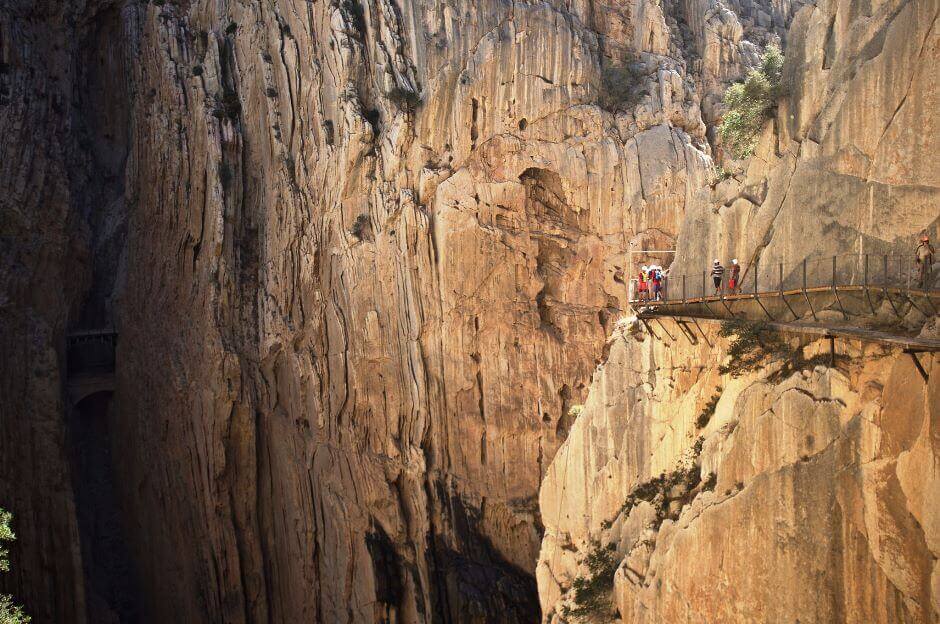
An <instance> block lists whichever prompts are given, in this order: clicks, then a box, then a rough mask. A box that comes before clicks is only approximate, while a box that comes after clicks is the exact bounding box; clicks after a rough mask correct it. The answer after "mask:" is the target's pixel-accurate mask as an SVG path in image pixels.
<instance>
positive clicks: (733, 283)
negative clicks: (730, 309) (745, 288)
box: [728, 258, 741, 295]
mask: <svg viewBox="0 0 940 624" xmlns="http://www.w3.org/2000/svg"><path fill="white" fill-rule="evenodd" d="M739 288H741V265H740V264H738V259H737V258H734V259H733V260H732V261H731V275H730V276H729V277H728V292H729V293H731V294H732V295H733V294H735V293H736V292H737V291H738V289H739Z"/></svg>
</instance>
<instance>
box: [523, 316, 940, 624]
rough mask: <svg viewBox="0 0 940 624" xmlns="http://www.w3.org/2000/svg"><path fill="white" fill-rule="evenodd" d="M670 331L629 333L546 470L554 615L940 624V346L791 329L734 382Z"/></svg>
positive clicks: (701, 347)
mask: <svg viewBox="0 0 940 624" xmlns="http://www.w3.org/2000/svg"><path fill="white" fill-rule="evenodd" d="M667 325H668V327H667V326H663V327H658V326H656V327H657V329H658V330H659V331H658V332H657V333H658V335H659V339H655V338H653V336H652V335H650V334H649V333H647V332H646V331H645V330H643V329H642V328H632V330H631V329H628V326H627V325H626V324H625V325H624V328H623V329H621V330H618V331H616V332H615V333H614V335H613V337H612V340H611V347H610V357H609V359H608V360H607V362H606V363H605V364H604V365H603V366H602V367H600V368H599V369H598V372H597V374H596V375H595V377H594V382H593V384H592V386H591V393H590V395H589V397H588V400H587V403H586V404H585V407H584V412H583V414H582V415H581V417H580V418H578V420H577V422H576V423H575V424H574V427H573V428H572V432H571V435H570V436H569V437H568V440H567V441H566V442H565V444H564V445H563V446H562V448H561V449H560V450H559V452H558V454H557V455H556V456H555V460H554V461H553V462H552V465H551V467H550V468H549V471H548V474H547V475H546V478H545V481H544V483H543V485H542V489H541V495H540V507H541V510H542V517H543V521H544V522H545V526H546V534H545V539H544V540H543V542H542V553H541V558H540V562H539V567H538V573H537V574H538V579H539V598H540V600H541V603H542V610H543V616H544V619H545V621H551V622H565V621H572V620H574V619H578V618H574V617H571V616H570V615H569V614H571V613H574V614H580V616H581V617H584V616H587V617H600V618H601V619H604V618H609V619H614V620H615V621H621V622H690V621H703V620H704V621H710V622H711V621H714V622H751V621H757V622H760V621H772V622H778V621H797V620H798V621H801V622H884V623H888V622H925V623H926V622H935V621H937V618H938V617H940V586H938V584H937V579H938V572H937V565H936V559H937V544H938V543H937V538H938V533H937V531H938V528H940V525H938V523H937V513H936V511H935V505H932V504H931V503H930V501H931V500H933V499H934V498H935V497H936V496H937V493H938V491H940V474H938V472H937V465H938V464H937V453H938V451H940V448H938V446H937V435H936V432H937V427H938V426H940V412H938V410H940V395H938V387H940V384H938V379H940V378H938V377H937V375H936V372H935V371H936V370H937V365H938V358H937V357H936V356H935V355H934V356H929V355H921V356H920V357H921V361H922V365H923V366H926V367H928V369H929V370H931V371H934V373H933V374H932V375H931V376H930V381H929V382H926V381H925V380H924V379H923V378H922V377H921V376H920V375H919V374H918V372H917V370H916V368H915V366H914V363H913V362H912V361H911V359H910V355H908V354H904V353H900V352H897V351H895V352H891V351H890V350H887V349H883V348H882V347H879V346H877V345H870V344H869V345H865V344H862V343H856V342H851V341H847V342H843V341H839V344H838V350H839V354H840V355H839V356H838V357H837V358H836V362H835V366H832V365H829V362H830V360H829V354H828V345H827V344H826V342H825V341H817V342H812V341H809V342H807V341H806V340H805V339H804V340H803V341H801V340H800V339H799V337H793V336H790V337H789V338H786V346H785V348H786V349H792V353H791V354H790V355H789V356H788V358H789V360H790V361H791V362H798V364H797V365H796V366H794V365H793V364H792V363H791V364H790V365H789V368H787V369H784V368H781V362H780V361H779V360H777V361H775V360H774V358H768V359H767V360H766V361H765V362H764V364H765V367H764V368H762V369H760V370H758V371H750V372H744V373H742V374H740V375H739V376H734V375H732V374H729V373H723V372H722V371H721V370H719V366H718V365H719V364H722V363H727V362H728V361H729V353H728V350H727V349H728V347H727V343H726V342H725V340H724V339H723V338H721V337H719V336H718V333H717V331H716V329H717V327H716V325H714V324H712V323H711V322H709V321H702V322H701V325H700V327H699V328H697V329H696V336H697V344H694V345H693V344H690V342H689V341H687V340H686V338H685V337H684V335H683V333H682V331H681V329H680V328H679V327H678V326H676V325H675V324H674V323H673V322H671V321H668V322H667ZM666 332H668V334H667V333H666ZM669 335H673V336H674V337H675V339H670V338H669ZM598 552H601V553H609V555H608V559H606V560H605V561H609V565H606V564H605V565H601V566H595V568H594V569H593V570H592V569H591V566H590V565H589V559H588V556H589V555H591V554H594V555H595V557H596V556H597V553H598ZM605 569H606V571H607V573H608V576H606V577H605V576H604V575H603V571H604V570H605ZM599 570H600V571H599ZM585 581H588V582H587V583H585ZM579 586H580V587H588V588H595V589H596V590H597V592H598V594H599V595H600V599H598V600H597V601H594V602H591V601H589V600H588V599H587V598H586V597H585V596H588V595H589V594H586V593H585V594H582V595H581V599H580V600H578V599H577V598H576V596H577V590H576V589H573V588H577V587H579ZM579 609H581V611H579ZM585 609H586V611H585Z"/></svg>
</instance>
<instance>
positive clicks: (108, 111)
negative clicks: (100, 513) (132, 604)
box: [0, 0, 798, 622]
mask: <svg viewBox="0 0 940 624" xmlns="http://www.w3.org/2000/svg"><path fill="white" fill-rule="evenodd" d="M797 4H798V3H793V4H791V3H790V2H773V3H766V5H765V4H764V3H751V2H742V3H731V4H730V5H729V6H730V8H727V7H725V6H724V5H720V4H717V3H711V2H700V1H692V0H683V1H682V2H662V3H659V2H646V1H643V0H637V1H627V2H606V3H597V2H594V3H590V2H548V3H535V4H530V3H518V2H508V1H487V2H456V3H454V2H434V1H427V2H412V3H395V2H392V1H388V0H378V1H375V2H357V1H356V0H350V1H344V2H325V1H324V2H306V1H300V0H296V1H291V0H279V1H276V2H265V3H239V2H203V1H185V0H180V1H173V2H170V1H167V2H163V1H153V2H149V3H139V2H116V1H115V2H106V1H102V2H78V1H76V2H68V3H51V2H49V3H46V2H39V3H26V2H23V3H15V2H13V3H5V4H4V6H3V7H2V8H0V16H2V28H3V29H2V35H3V37H2V53H3V75H2V76H0V78H2V80H3V88H4V92H3V97H4V98H5V99H6V101H5V102H4V108H3V109H2V110H0V120H2V123H3V124H4V125H3V128H4V129H5V130H6V135H5V136H7V137H8V138H10V139H11V140H9V141H5V142H4V145H3V150H4V156H5V158H4V159H3V165H2V166H3V167H4V168H5V171H9V172H10V174H11V175H9V176H5V178H4V179H5V180H11V181H13V183H11V184H10V185H9V189H8V190H9V191H10V192H7V193H5V194H4V197H3V200H2V201H3V202H4V203H3V210H4V212H3V214H4V232H3V234H4V235H6V234H7V233H9V234H10V235H11V237H10V238H8V239H5V243H4V254H5V255H4V262H5V263H7V264H5V266H4V291H3V296H4V305H5V307H4V320H3V322H4V324H5V326H4V340H5V341H9V343H10V344H9V345H8V346H9V347H10V348H9V349H5V350H4V364H3V366H4V371H5V372H6V371H9V375H7V374H4V383H5V384H7V383H8V380H11V381H12V385H10V386H9V387H7V386H6V385H5V386H4V387H5V389H6V390H9V392H5V397H7V396H17V397H19V396H22V399H19V398H17V399H14V400H12V401H11V400H9V399H6V398H5V399H4V419H3V431H4V437H3V453H2V455H3V457H4V462H9V465H7V464H6V463H5V468H8V469H9V470H7V471H5V473H4V474H5V477H6V475H10V477H11V478H8V479H5V481H4V485H3V493H4V496H5V498H4V500H3V503H4V504H5V505H7V506H9V507H11V508H12V511H14V513H15V514H16V515H17V517H18V518H20V519H22V522H23V524H24V525H25V526H28V527H29V528H27V529H22V528H21V530H20V533H21V536H22V538H21V540H20V542H19V543H18V545H17V549H18V552H17V553H14V555H15V557H14V560H15V561H17V559H16V556H19V560H18V567H19V570H20V571H21V574H22V575H24V576H23V577H21V578H19V579H14V581H15V582H14V583H13V585H14V586H15V587H14V589H17V590H18V592H19V594H20V595H21V596H22V597H23V599H24V600H25V601H26V602H27V603H28V604H30V605H37V604H43V605H49V607H48V610H47V611H41V610H40V609H34V610H33V613H34V614H35V615H36V616H37V618H36V619H37V621H53V620H80V619H82V617H83V616H84V614H85V613H86V608H85V606H84V605H83V601H82V599H81V596H82V594H83V593H86V592H89V593H95V594H96V596H97V594H98V593H100V592H99V591H98V590H97V589H89V588H88V587H85V582H83V581H82V580H81V576H82V575H81V573H80V572H79V570H80V569H82V568H84V569H86V570H87V569H90V568H95V569H97V568H96V567H95V566H98V564H99V563H100V562H97V561H92V560H93V559H95V557H94V549H92V551H89V552H84V553H81V552H79V549H78V547H77V542H78V541H79V539H78V536H77V535H76V533H78V532H79V529H78V528H77V526H76V524H77V521H75V520H74V515H75V513H76V512H74V511H73V510H74V507H75V502H74V501H75V500H77V499H81V498H82V497H81V496H78V495H73V494H72V488H71V487H69V482H70V481H75V482H76V483H79V482H82V481H83V478H82V476H81V475H82V474H84V473H81V472H80V471H79V468H78V467H76V466H77V465H72V466H71V467H70V465H69V462H70V459H69V457H70V453H71V452H70V451H69V449H68V448H67V446H68V443H67V439H69V436H70V435H72V434H70V433H69V432H70V431H71V429H70V427H71V428H76V427H77V428H78V429H81V431H80V432H79V433H76V434H75V436H74V437H75V439H82V440H86V439H88V435H87V434H88V431H92V432H94V431H96V429H94V428H92V429H88V428H87V427H86V425H88V418H84V417H82V418H79V417H78V416H79V414H73V413H72V412H70V411H69V406H68V405H66V404H65V402H64V400H63V399H62V398H60V397H62V396H63V395H62V384H63V379H62V378H63V376H64V369H63V367H62V362H63V358H64V353H63V352H64V344H63V343H64V335H65V333H66V332H67V331H69V330H72V329H76V328H78V329H88V328H96V327H101V326H107V325H113V326H115V327H116V328H117V330H118V332H119V342H118V355H117V359H118V368H117V382H116V383H117V387H116V391H115V392H114V396H113V398H112V399H111V400H110V403H109V404H106V405H105V406H104V407H101V408H100V409H98V408H96V409H98V411H95V412H94V414H93V416H92V417H91V419H92V420H95V419H98V420H100V422H101V423H104V424H103V425H101V426H102V427H103V429H102V430H105V431H106V434H107V435H103V436H102V437H101V440H103V441H101V442H100V444H99V447H100V448H99V449H98V452H97V455H96V456H98V457H105V458H108V457H109V459H107V460H106V463H107V464H108V466H107V467H108V469H109V470H111V472H112V476H111V480H112V481H113V488H114V490H115V495H116V498H117V502H116V503H115V509H116V510H117V511H116V512H115V513H117V514H119V515H120V519H121V525H122V528H121V531H120V532H121V533H122V535H123V537H122V539H123V540H126V542H127V544H128V550H129V553H130V559H131V560H132V561H133V562H134V568H135V570H136V576H137V577H138V580H139V583H138V584H139V586H140V587H141V591H142V595H141V597H140V600H141V605H142V606H141V610H142V613H145V614H147V615H148V616H149V617H150V618H151V619H152V620H153V621H168V620H171V619H175V620H181V621H227V622H239V621H260V620H265V621H297V620H318V621H324V622H326V621H329V622H342V621H367V620H368V621H371V620H374V619H376V618H382V617H388V618H393V617H394V618H395V619H396V621H430V620H432V619H442V618H446V617H449V618H452V619H453V620H456V621H469V620H490V621H497V620H506V621H531V620H535V619H537V617H538V607H537V604H536V600H535V593H534V583H533V580H532V575H531V570H532V566H533V563H534V561H535V560H536V557H537V553H538V548H539V544H540V539H541V524H540V523H541V521H540V513H539V510H538V508H537V505H536V501H535V495H536V492H537V488H538V486H539V483H540V480H541V478H542V477H543V475H544V473H545V470H546V467H547V465H548V463H549V462H550V461H551V459H552V457H553V455H554V454H555V451H556V449H557V448H558V446H559V444H561V442H562V441H563V440H564V439H565V437H566V435H567V433H568V430H569V428H570V426H571V420H572V419H571V417H570V416H569V415H568V412H569V407H570V406H571V405H573V404H576V403H579V402H581V401H583V399H584V396H585V393H586V384H587V383H588V381H589V375H590V373H591V371H592V370H593V368H594V366H595V364H596V362H597V361H598V360H599V359H600V357H601V354H602V350H603V345H604V341H605V338H606V336H607V335H608V333H609V331H610V329H611V319H612V318H613V316H614V314H615V313H616V311H617V310H618V309H620V308H622V307H624V304H623V297H624V294H625V292H624V290H625V289H624V286H623V268H624V262H625V255H626V252H627V251H628V250H630V249H631V248H633V249H644V248H646V249H648V248H656V249H662V248H668V247H669V246H671V245H672V242H673V241H674V239H675V236H676V234H677V232H678V229H679V226H680V222H681V221H682V218H683V214H684V212H685V210H686V209H687V207H688V205H689V204H690V201H691V197H692V194H693V191H694V190H695V189H697V188H699V187H701V186H702V184H703V183H704V181H705V179H706V177H707V170H708V168H709V166H710V160H709V153H710V148H709V146H708V143H707V141H706V132H707V130H706V124H705V121H713V120H714V118H715V114H716V110H715V102H716V98H717V97H718V94H719V93H720V88H721V85H722V82H723V81H725V80H727V79H729V78H730V77H733V76H737V75H739V74H740V73H741V71H742V70H743V68H744V67H745V66H746V64H747V63H750V62H753V61H754V59H755V58H756V56H757V53H758V51H759V48H760V46H762V45H763V44H765V43H766V42H768V41H770V40H772V39H774V38H777V37H780V36H782V35H783V33H784V32H785V28H786V25H787V23H788V22H789V20H790V18H791V16H792V14H793V12H794V10H795V8H796V6H797ZM703 119H704V121H703ZM37 189H41V192H38V193H37V192H36V190H37ZM7 215H10V217H11V218H10V219H8V218H7ZM8 224H10V225H9V231H8ZM6 240H10V241H11V242H10V243H9V244H7V242H6ZM35 249H38V250H39V251H32V250H35ZM31 254H32V255H31ZM37 254H38V255H37ZM8 266H13V267H19V268H18V269H17V271H13V272H8V271H7V270H6V268H7V267H8ZM8 313H9V315H8ZM7 328H10V331H9V332H8V331H6V329H7ZM50 345H51V348H50ZM22 361H29V362H33V363H35V364H34V366H32V367H21V366H20V363H21V362H22ZM23 414H30V415H31V416H30V418H29V419H28V420H27V419H23V418H22V415H23ZM82 414H84V412H82ZM36 423H45V424H44V425H43V427H45V428H47V430H44V431H43V434H42V435H38V434H37V433H36V432H37V431H39V428H37V427H36ZM82 427H86V428H85V429H82ZM82 432H84V433H82ZM83 436H85V437H83ZM91 437H92V438H94V435H92V436H91ZM34 442H35V443H34ZM14 449H15V450H14ZM72 454H73V455H74V453H72ZM80 455H81V458H84V457H85V455H84V454H80ZM76 461H77V460H76ZM82 461H84V460H82ZM80 463H81V462H79V464H80ZM73 464H74V461H73ZM26 471H29V474H33V475H35V477H34V478H35V479H37V481H36V484H37V485H36V490H37V491H39V492H40V493H39V494H36V495H35V496H30V495H28V493H27V492H25V491H24V490H23V486H22V479H18V478H16V475H19V474H25V473H26ZM45 484H48V485H47V486H46V485H45ZM76 487H77V486H76ZM47 492H48V494H46V493H47ZM53 492H54V493H55V495H54V494H53ZM47 496H48V498H46V497H47ZM79 515H82V514H81V513H79ZM83 517H84V516H83ZM86 537H87V536H83V538H82V539H83V540H85V541H87V539H86ZM50 543H51V544H56V546H55V547H54V548H53V547H49V546H48V544H50ZM83 544H84V542H83ZM58 545H61V546H62V547H61V548H60V547H59V546H58ZM50 550H51V551H54V552H55V553H56V554H55V555H50V554H49V552H50ZM27 551H29V552H27ZM30 553H31V554H30ZM69 553H71V554H69ZM43 557H46V558H51V559H50V560H49V561H48V563H46V564H45V566H46V567H44V566H43V565H42V564H40V563H39V562H41V561H43ZM102 565H105V567H107V562H105V563H104V564H102ZM47 568H48V569H51V570H53V573H51V574H49V575H47V576H44V578H43V580H42V581H33V577H34V576H36V575H38V574H40V572H39V571H40V570H45V569H47ZM115 570H118V573H119V572H120V568H114V566H111V569H110V572H108V573H107V574H105V576H106V577H107V576H114V575H115V574H116V572H115ZM24 586H25V587H24ZM72 588H74V591H73V589H72ZM494 588H495V589H494ZM112 589H113V588H112ZM104 593H105V594H107V593H108V592H104ZM169 596H172V600H168V599H167V597H169ZM102 601H104V603H107V602H108V599H107V598H106V597H105V598H101V600H99V599H98V598H97V597H96V598H94V600H91V599H90V600H89V602H95V604H99V603H102ZM102 604H103V603H102ZM118 611H119V609H118V607H116V606H114V605H113V604H110V603H108V604H103V606H100V608H99V607H94V608H91V609H90V610H87V612H88V613H92V614H93V615H90V616H89V617H90V618H91V619H102V618H104V616H103V615H101V614H102V613H106V614H108V615H107V617H108V618H112V617H116V616H115V613H117V612H118Z"/></svg>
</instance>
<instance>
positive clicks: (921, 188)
mask: <svg viewBox="0 0 940 624" xmlns="http://www.w3.org/2000/svg"><path fill="white" fill-rule="evenodd" d="M938 10H940V4H938V3H937V2H935V1H933V0H920V1H917V2H889V3H885V4H880V5H878V6H868V5H860V4H858V3H852V2H826V3H819V4H817V5H816V6H814V7H808V8H807V9H806V10H804V11H803V12H801V13H800V14H799V16H798V17H797V18H796V20H795V22H794V25H793V27H792V29H791V34H790V38H789V44H788V47H787V51H786V53H787V61H786V64H785V68H784V77H783V85H784V89H785V91H786V96H785V97H783V98H782V99H781V100H780V102H779V106H778V108H777V111H776V114H775V116H774V118H773V123H768V124H767V127H766V131H765V133H764V135H763V137H762V140H761V143H760V145H759V147H758V150H757V153H756V154H755V156H754V157H753V158H751V159H750V160H749V161H748V162H747V163H738V164H732V163H729V164H728V169H729V170H731V171H736V173H735V176H734V178H733V179H729V180H725V181H723V182H720V183H719V184H717V185H715V186H714V187H713V188H711V189H705V190H704V191H703V192H701V193H700V194H698V195H697V197H696V201H695V202H690V210H689V213H688V217H687V219H686V221H685V223H684V224H683V226H682V231H681V233H680V236H679V250H680V253H679V254H678V256H677V262H676V264H675V266H674V268H673V272H674V273H675V274H677V275H678V274H683V273H687V274H689V275H695V274H701V271H702V269H703V268H704V267H707V266H708V263H709V262H710V261H711V259H712V258H714V257H717V258H721V259H722V261H724V262H726V263H727V261H728V260H730V259H731V258H732V257H737V258H739V259H741V260H742V264H746V265H749V267H748V268H750V267H751V266H754V264H755V263H756V264H757V265H758V266H759V267H763V268H762V269H760V271H761V273H760V278H761V281H762V282H764V283H768V284H776V283H777V281H778V276H777V275H776V274H775V271H776V270H777V264H778V263H781V262H782V263H784V265H786V266H788V267H790V266H796V265H798V264H799V263H801V262H802V261H803V259H806V258H809V259H811V260H812V259H814V258H819V257H822V256H832V255H837V254H838V255H842V256H843V258H841V259H840V260H839V263H840V265H839V266H840V270H844V269H846V268H848V267H851V268H852V270H854V271H855V272H856V273H861V271H862V268H861V267H862V266H863V258H864V255H865V254H870V255H872V256H873V257H877V256H883V255H884V254H890V255H892V256H896V259H893V260H892V264H891V266H890V267H889V270H888V272H889V273H890V274H892V275H891V279H892V280H897V281H900V282H902V283H906V281H907V278H908V274H907V273H908V272H909V271H910V269H911V263H910V260H911V259H912V258H913V250H914V247H915V246H916V244H917V243H916V239H917V237H918V236H919V235H920V233H921V232H922V231H923V230H928V231H929V232H930V233H931V234H932V235H933V237H934V240H936V238H937V236H938V235H940V229H938V228H940V212H938V209H937V205H938V202H940V195H938V193H940V191H938V184H937V167H936V166H935V165H934V159H935V154H936V153H937V150H938V148H940V145H938V142H937V141H938V139H937V131H936V124H937V115H936V114H935V111H936V110H937V103H938V97H940V96H938V87H937V84H936V81H935V80H932V79H931V78H930V72H931V68H932V67H933V66H935V65H936V63H937V61H938V60H940V45H938V42H940V34H938V32H937V14H938ZM827 271H830V269H829V267H828V265H826V264H825V263H816V264H815V265H814V264H811V265H810V268H809V272H810V273H811V274H812V273H813V272H816V273H819V274H825V273H826V272H827ZM883 272H884V271H883V269H882V267H881V266H877V267H875V266H874V260H873V261H872V268H871V274H872V277H876V276H877V277H879V278H880V277H881V275H882V273H883Z"/></svg>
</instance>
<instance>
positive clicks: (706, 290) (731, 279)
mask: <svg viewBox="0 0 940 624" xmlns="http://www.w3.org/2000/svg"><path fill="white" fill-rule="evenodd" d="M713 268H714V267H707V268H706V269H704V270H703V271H702V272H701V273H695V274H684V275H673V274H672V273H671V272H670V271H664V272H663V274H662V278H661V279H660V280H654V279H649V280H647V281H646V283H645V284H644V283H643V282H642V281H641V280H640V279H639V278H638V277H637V278H633V279H632V280H631V283H630V288H629V298H630V301H631V302H642V301H647V300H659V301H686V300H689V299H701V298H702V297H716V296H731V295H748V294H755V293H758V294H762V293H780V292H783V293H787V292H794V291H805V290H818V289H826V288H830V289H836V288H845V287H853V286H854V287H862V288H866V287H867V288H879V289H901V290H927V289H929V288H931V287H932V284H931V281H932V279H933V277H935V276H932V275H931V274H930V268H929V267H927V266H924V265H920V264H918V263H917V262H916V260H915V259H914V258H913V257H911V256H901V255H872V254H842V255H836V256H826V257H817V258H807V259H805V260H803V261H801V262H796V263H784V262H756V263H750V264H748V265H747V266H741V267H740V269H739V270H737V271H735V269H734V268H733V265H732V266H729V267H722V270H721V271H719V272H718V273H720V275H715V274H714V272H713Z"/></svg>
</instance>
